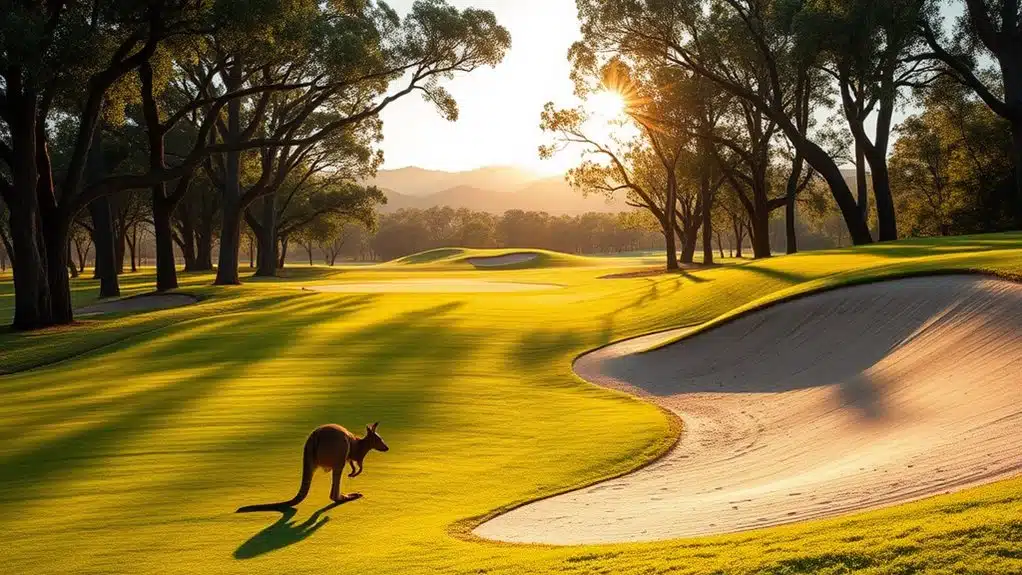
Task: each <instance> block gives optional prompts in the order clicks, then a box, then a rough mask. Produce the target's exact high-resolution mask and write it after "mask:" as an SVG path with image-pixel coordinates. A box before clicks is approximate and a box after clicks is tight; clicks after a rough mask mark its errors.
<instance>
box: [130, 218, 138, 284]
mask: <svg viewBox="0 0 1022 575" xmlns="http://www.w3.org/2000/svg"><path fill="white" fill-rule="evenodd" d="M137 246H138V224H134V225H133V226H132V227H131V240H129V241H128V252H129V253H128V259H129V261H130V262H131V271H133V272H137V271H138V266H137V265H136V263H135V262H136V261H137V260H136V258H135V248H136V247H137Z"/></svg>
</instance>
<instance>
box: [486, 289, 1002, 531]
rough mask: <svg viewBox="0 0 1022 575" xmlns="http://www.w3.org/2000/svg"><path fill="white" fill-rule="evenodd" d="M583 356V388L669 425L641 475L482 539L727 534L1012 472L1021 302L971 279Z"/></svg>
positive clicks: (523, 515)
mask: <svg viewBox="0 0 1022 575" xmlns="http://www.w3.org/2000/svg"><path fill="white" fill-rule="evenodd" d="M675 335H677V332H675V333H664V334H659V335H653V336H646V337H643V338H638V339H636V340H630V341H626V342H623V343H620V344H616V345H612V346H610V347H606V348H603V349H600V350H597V351H595V352H593V353H590V354H587V355H585V356H582V357H581V358H579V359H578V361H577V362H576V363H575V370H576V372H577V373H578V374H579V375H580V376H582V377H583V378H585V379H587V380H589V381H593V382H596V383H599V384H601V385H606V386H611V387H616V388H621V389H627V390H630V391H633V392H635V393H638V394H641V395H643V396H645V397H648V398H650V399H651V400H652V401H655V402H657V403H659V404H661V405H663V406H665V407H667V408H668V409H670V410H672V411H674V412H675V413H677V414H678V415H679V416H680V417H681V418H682V420H683V421H684V425H685V429H684V431H683V432H682V437H681V440H680V441H679V443H678V445H677V446H676V447H675V448H674V449H673V450H672V451H671V452H670V453H668V454H667V455H666V456H664V457H663V458H662V459H660V460H659V461H657V462H655V463H653V464H652V465H650V466H648V467H645V468H643V469H641V470H639V471H636V472H634V473H632V474H629V475H626V476H624V477H620V478H618V479H613V480H609V481H606V482H603V483H600V484H597V485H594V486H591V487H588V488H584V489H581V490H578V491H575V492H571V493H567V494H564V495H560V496H557V497H553V498H550V499H546V500H543V501H538V502H535V503H533V504H530V505H526V506H524V507H520V508H518V509H516V510H513V511H511V512H509V513H507V514H505V515H501V516H499V517H497V518H495V519H493V520H492V521H489V522H487V523H484V524H483V525H481V526H479V527H478V528H477V529H476V531H475V532H476V534H478V535H480V536H482V537H486V538H491V539H500V540H504V541H516V542H541V543H552V544H578V543H596V542H612V541H645V540H654V539H666V538H672V537H685V536H695V535H706V534H713V533H727V532H735V531H742V530H747V529H754V528H757V527H763V526H768V525H776V524H780V523H788V522H793V521H800V520H805V519H811V518H818V517H827V516H834V515H840V514H844V513H849V512H852V511H856V510H861V509H867V508H875V507H881V506H885V505H891V504H894V503H899V502H905V501H909V500H913V499H919V498H922V497H926V496H928V495H934V494H938V493H945V492H949V491H955V490H959V489H962V488H965V487H968V486H972V485H976V484H980V483H985V482H989V481H993V480H995V479H1000V478H1004V477H1007V476H1009V475H1013V474H1016V473H1019V472H1022V436H1020V435H1019V430H1020V429H1022V285H1019V284H1014V283H1010V282H1005V281H1000V280H994V279H985V278H980V277H974V276H941V277H930V278H916V279H905V280H898V281H891V282H884V283H879V284H871V285H864V286H857V287H850V288H845V289H840V290H837V291H832V292H827V293H823V294H819V295H815V296H810V297H806V298H803V299H799V300H796V301H792V302H789V303H783V304H779V305H777V306H774V307H771V308H768V309H765V310H761V311H758V312H755V313H752V314H750V315H747V316H745V317H743V318H740V319H737V320H735V321H733V322H731V323H728V324H726V325H723V326H721V327H719V328H716V329H713V330H710V331H708V332H705V333H701V334H697V335H694V336H692V337H691V338H688V339H686V340H683V341H681V342H679V343H676V344H672V345H669V346H667V347H664V348H661V349H658V350H655V351H651V352H648V353H635V352H636V351H639V350H642V349H646V348H648V347H649V346H651V345H653V344H655V343H656V342H657V341H664V340H666V339H667V338H669V337H672V336H675Z"/></svg>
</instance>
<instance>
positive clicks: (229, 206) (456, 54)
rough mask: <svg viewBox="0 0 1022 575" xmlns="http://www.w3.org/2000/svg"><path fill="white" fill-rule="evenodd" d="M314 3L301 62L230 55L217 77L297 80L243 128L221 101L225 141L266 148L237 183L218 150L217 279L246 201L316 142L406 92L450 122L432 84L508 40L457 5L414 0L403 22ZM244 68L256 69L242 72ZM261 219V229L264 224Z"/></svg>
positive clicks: (227, 266)
mask: <svg viewBox="0 0 1022 575" xmlns="http://www.w3.org/2000/svg"><path fill="white" fill-rule="evenodd" d="M317 6H318V7H319V13H318V14H317V18H316V22H317V24H318V25H317V26H313V27H311V30H312V33H313V35H312V36H311V37H310V38H309V47H310V48H311V49H310V52H309V53H308V56H309V57H310V60H309V61H300V60H293V61H289V62H287V63H286V64H284V65H283V66H281V67H275V68H272V69H271V70H270V71H269V72H267V71H265V66H263V65H262V63H261V62H260V63H258V64H255V63H251V64H248V65H247V64H245V59H244V57H243V56H242V55H239V57H237V58H235V59H234V61H233V63H232V65H231V67H230V69H229V70H227V71H226V73H225V74H224V82H225V84H226V85H227V86H229V87H232V88H233V87H236V88H240V87H241V86H243V85H244V84H245V83H251V82H254V81H257V80H262V81H272V80H269V79H267V78H265V77H266V76H267V75H268V74H271V75H272V77H273V79H274V80H276V79H279V78H284V79H286V81H289V82H299V83H301V84H302V85H303V86H304V87H303V88H302V89H301V90H298V91H287V92H282V93H279V94H275V95H274V97H273V100H274V102H273V104H272V105H267V106H266V107H264V108H260V107H256V110H257V113H256V114H254V115H252V117H251V118H250V119H249V122H248V123H247V126H246V127H243V126H242V119H243V118H242V107H241V103H240V102H238V101H232V102H231V103H230V105H229V106H228V111H227V112H228V113H227V123H226V126H225V127H224V129H222V130H221V131H220V135H221V137H222V138H223V139H224V140H225V141H226V142H228V143H231V142H241V141H244V140H245V139H246V137H247V136H249V133H251V134H253V135H256V134H259V135H262V137H254V138H252V139H251V140H250V143H257V144H260V145H262V146H272V147H271V148H269V150H268V151H265V152H263V153H262V155H261V157H260V159H259V161H260V164H261V168H262V169H261V173H260V177H259V179H258V180H257V181H256V182H255V183H254V184H252V185H250V186H247V187H246V188H245V189H244V190H242V185H241V184H242V182H241V180H240V165H241V157H240V155H239V154H237V153H235V152H228V153H227V154H226V155H225V157H224V172H223V174H224V188H223V190H224V192H223V196H224V203H223V209H224V211H223V221H222V225H221V237H220V259H219V262H220V264H219V265H218V267H217V278H216V282H215V283H217V284H221V285H223V284H236V283H238V272H237V260H238V250H239V239H240V236H239V234H240V218H241V217H242V214H243V213H244V211H245V210H246V209H247V208H248V206H249V205H251V204H252V202H254V201H255V200H256V199H258V198H260V197H262V196H266V195H270V194H273V193H275V192H276V190H277V189H278V188H279V186H280V185H281V184H282V183H283V181H284V180H285V179H286V177H287V176H288V174H289V173H290V172H291V171H292V170H293V169H295V168H296V167H297V166H299V165H302V164H303V162H304V161H305V159H306V157H307V155H308V154H310V153H312V152H313V151H314V150H315V149H316V147H317V145H318V144H319V143H320V142H323V141H324V140H326V139H328V138H330V137H331V136H333V135H334V134H336V133H338V132H341V131H343V130H347V129H359V127H363V129H364V126H365V124H366V123H369V124H372V123H374V122H376V118H377V117H378V115H379V113H380V112H381V111H383V109H384V108H386V107H387V106H388V105H390V104H391V103H392V102H394V101H396V100H398V99H400V98H402V97H404V96H406V95H408V94H411V93H416V92H418V93H422V94H423V96H424V97H425V98H426V99H427V100H428V101H430V102H432V103H433V104H435V105H436V106H437V108H438V109H439V110H440V112H441V113H442V114H443V115H444V117H445V118H447V119H450V120H455V119H457V114H458V111H457V104H456V102H455V101H454V99H453V98H452V97H451V96H450V94H449V93H448V92H447V91H446V90H445V89H444V88H443V87H442V86H441V85H440V81H441V80H443V79H445V78H450V77H452V76H453V75H454V74H456V73H460V72H471V71H473V70H475V69H476V68H478V67H481V66H493V65H496V64H497V63H499V62H500V61H501V60H502V59H503V57H504V53H505V52H506V50H507V48H508V47H509V46H510V36H509V35H508V33H507V30H505V29H504V28H503V27H501V26H500V25H498V24H497V22H496V19H495V18H494V16H493V14H492V13H491V12H488V11H484V10H476V9H472V8H468V9H465V10H461V11H459V10H457V9H455V8H453V7H451V6H448V5H446V4H445V3H443V2H441V1H439V0H430V1H419V2H416V3H415V4H413V5H412V9H411V12H410V13H409V14H408V15H407V16H406V17H405V18H404V19H403V20H399V19H398V17H397V15H396V14H395V13H394V12H392V11H390V10H389V8H387V7H386V6H385V5H382V4H381V5H377V4H375V3H369V2H366V3H361V4H359V7H360V8H361V9H360V10H359V11H357V12H355V13H337V12H336V10H335V9H334V8H333V7H332V5H330V4H322V5H317ZM319 46H327V47H330V48H334V49H336V50H335V51H326V52H322V51H318V50H316V49H315V48H316V47H319ZM303 55H304V54H303ZM246 66H249V67H246ZM251 66H259V67H257V68H256V70H259V69H263V70H264V71H263V72H262V73H261V74H250V73H249V72H250V71H251V70H250V67H251ZM392 82H398V83H400V84H401V86H400V87H399V89H397V91H391V90H389V88H390V85H391V83H392ZM267 109H269V110H270V111H271V112H273V113H269V114H266V115H265V121H264V115H263V114H264V113H265V112H266V110H267ZM267 213H269V208H267ZM266 223H267V222H264V223H263V226H264V227H267V228H269V229H272V228H273V226H267V225H266ZM250 224H251V222H250ZM257 235H258V234H257Z"/></svg>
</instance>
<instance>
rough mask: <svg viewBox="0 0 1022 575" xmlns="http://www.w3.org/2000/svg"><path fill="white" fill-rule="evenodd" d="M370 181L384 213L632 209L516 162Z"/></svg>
mask: <svg viewBox="0 0 1022 575" xmlns="http://www.w3.org/2000/svg"><path fill="white" fill-rule="evenodd" d="M841 174H842V175H843V176H844V178H845V181H846V182H847V183H848V185H849V187H850V188H852V190H853V193H854V189H855V170H854V169H853V168H847V167H843V168H842V169H841ZM367 183H371V184H375V185H376V186H378V187H379V188H380V189H382V190H383V192H384V194H386V196H387V205H385V206H383V207H382V209H381V210H380V211H382V212H384V213H390V212H395V211H397V210H400V209H402V208H419V209H428V208H431V207H433V206H450V207H452V208H468V209H471V210H476V211H482V212H490V213H494V214H500V213H503V212H505V211H507V210H513V209H519V210H533V211H543V212H547V213H550V214H555V215H560V214H569V215H575V214H582V213H585V212H610V213H613V212H620V211H626V210H629V209H630V208H629V207H628V206H626V205H625V203H624V198H623V196H622V197H618V198H614V199H613V200H612V201H609V202H608V201H607V199H606V198H604V197H600V196H589V197H584V196H583V195H582V194H581V192H579V191H577V190H573V189H572V188H571V186H569V185H568V183H567V182H566V181H564V176H560V175H557V176H541V175H539V174H536V173H534V172H530V171H528V170H524V169H522V168H517V167H513V166H487V167H483V168H477V169H475V170H469V171H464V172H447V171H442V170H427V169H424V168H418V167H407V168H400V169H396V170H380V171H379V172H378V173H377V174H376V177H375V178H374V179H373V180H371V181H369V182H367Z"/></svg>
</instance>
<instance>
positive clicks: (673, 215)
mask: <svg viewBox="0 0 1022 575" xmlns="http://www.w3.org/2000/svg"><path fill="white" fill-rule="evenodd" d="M677 197H678V186H677V176H676V175H675V174H674V170H670V171H669V172H668V173H667V198H666V199H667V201H666V203H665V204H664V218H665V220H666V221H665V222H664V242H665V243H666V248H667V269H668V270H676V269H678V244H677V240H676V239H675V235H674V228H675V226H676V224H677V221H678V206H677V203H678V202H677Z"/></svg>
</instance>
